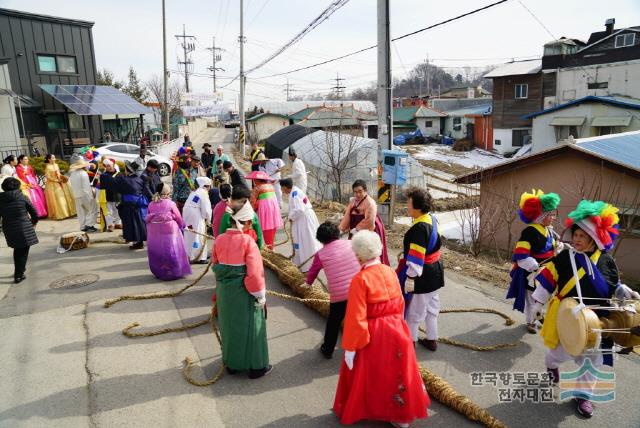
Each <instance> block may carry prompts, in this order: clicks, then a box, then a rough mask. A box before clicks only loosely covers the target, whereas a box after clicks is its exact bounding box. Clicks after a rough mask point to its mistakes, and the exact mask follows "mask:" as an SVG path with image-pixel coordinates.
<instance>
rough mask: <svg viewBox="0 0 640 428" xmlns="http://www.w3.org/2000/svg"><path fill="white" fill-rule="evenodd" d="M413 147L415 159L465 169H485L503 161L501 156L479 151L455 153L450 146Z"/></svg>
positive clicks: (429, 145)
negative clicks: (448, 164) (453, 165)
mask: <svg viewBox="0 0 640 428" xmlns="http://www.w3.org/2000/svg"><path fill="white" fill-rule="evenodd" d="M413 147H414V148H415V149H416V152H415V153H414V156H415V157H416V158H417V159H430V160H437V161H441V162H447V163H452V164H456V165H461V166H464V167H466V168H486V167H490V166H493V165H495V164H497V163H500V162H504V160H505V158H503V157H502V156H499V155H496V154H495V153H490V152H487V151H485V150H481V149H473V150H471V151H468V152H455V151H453V150H452V149H451V146H445V145H442V144H428V145H421V146H413Z"/></svg>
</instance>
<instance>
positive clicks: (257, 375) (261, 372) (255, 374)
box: [249, 364, 273, 379]
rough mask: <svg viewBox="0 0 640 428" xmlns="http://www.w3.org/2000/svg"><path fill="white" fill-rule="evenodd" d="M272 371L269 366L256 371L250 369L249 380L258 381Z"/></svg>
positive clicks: (271, 367)
mask: <svg viewBox="0 0 640 428" xmlns="http://www.w3.org/2000/svg"><path fill="white" fill-rule="evenodd" d="M272 370H273V366H272V365H271V364H269V365H268V366H267V367H264V368H262V369H258V370H254V369H251V370H249V379H259V378H261V377H263V376H266V375H268V374H269V373H271V371H272Z"/></svg>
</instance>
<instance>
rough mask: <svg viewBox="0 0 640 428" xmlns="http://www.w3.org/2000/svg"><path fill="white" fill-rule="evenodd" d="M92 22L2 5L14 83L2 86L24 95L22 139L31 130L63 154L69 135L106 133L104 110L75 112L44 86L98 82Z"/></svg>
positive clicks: (87, 138) (5, 51) (4, 49)
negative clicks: (93, 113) (84, 113)
mask: <svg viewBox="0 0 640 428" xmlns="http://www.w3.org/2000/svg"><path fill="white" fill-rule="evenodd" d="M92 28H93V22H89V21H80V20H75V19H66V18H59V17H54V16H46V15H39V14H34V13H26V12H20V11H16V10H9V9H0V59H1V60H2V61H1V62H4V63H6V65H7V69H8V74H9V81H10V86H11V88H0V89H10V90H11V91H12V92H13V93H15V94H17V95H18V97H20V100H21V103H20V106H21V108H20V109H21V112H19V113H21V117H22V121H23V123H24V126H22V124H21V123H20V124H19V125H20V126H18V128H19V130H20V136H21V138H22V141H23V143H24V140H25V137H26V136H29V137H30V138H33V139H35V140H36V141H37V140H40V141H43V142H44V144H45V145H46V147H45V149H46V151H47V152H52V153H55V154H58V155H62V154H63V153H64V147H65V146H64V141H65V140H72V141H76V142H87V143H88V142H91V143H97V142H99V141H100V139H101V138H102V134H103V128H102V121H101V118H100V116H80V115H77V114H74V113H73V112H72V111H70V110H69V109H68V108H67V107H65V106H64V105H63V104H61V103H60V102H58V101H56V100H55V99H54V98H53V97H52V96H50V95H49V94H47V93H45V91H43V90H42V89H41V88H40V86H39V85H41V84H54V85H95V84H96V60H95V51H94V46H93V35H92ZM5 86H8V85H5ZM14 105H15V108H16V109H17V108H18V105H17V103H14ZM17 116H18V118H20V114H18V115H17ZM18 120H20V119H18ZM23 128H24V130H23ZM25 134H26V135H25ZM0 150H1V149H0Z"/></svg>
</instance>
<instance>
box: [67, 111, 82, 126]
mask: <svg viewBox="0 0 640 428" xmlns="http://www.w3.org/2000/svg"><path fill="white" fill-rule="evenodd" d="M69 127H70V128H71V129H84V122H83V121H82V116H78V115H77V114H72V113H69Z"/></svg>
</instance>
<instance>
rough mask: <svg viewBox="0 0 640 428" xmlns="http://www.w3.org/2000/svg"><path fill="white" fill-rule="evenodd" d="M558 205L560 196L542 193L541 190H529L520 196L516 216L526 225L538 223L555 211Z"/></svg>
mask: <svg viewBox="0 0 640 428" xmlns="http://www.w3.org/2000/svg"><path fill="white" fill-rule="evenodd" d="M559 204H560V196H558V195H557V194H556V193H544V192H543V191H542V190H535V189H534V190H531V193H529V192H524V193H523V194H522V196H520V204H519V209H518V216H519V217H520V220H522V221H523V222H525V223H526V224H530V223H539V222H540V221H542V219H543V218H544V217H545V216H546V215H547V214H549V213H551V212H553V211H555V210H556V209H557V208H558V205H559Z"/></svg>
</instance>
